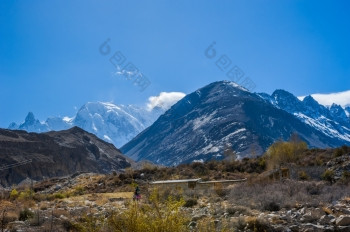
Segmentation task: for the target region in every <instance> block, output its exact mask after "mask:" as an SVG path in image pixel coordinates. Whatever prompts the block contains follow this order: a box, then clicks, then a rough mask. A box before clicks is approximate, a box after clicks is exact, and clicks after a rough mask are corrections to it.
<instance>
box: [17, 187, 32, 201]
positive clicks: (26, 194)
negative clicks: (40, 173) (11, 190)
mask: <svg viewBox="0 0 350 232" xmlns="http://www.w3.org/2000/svg"><path fill="white" fill-rule="evenodd" d="M33 196H34V191H33V190H31V189H26V190H24V191H22V192H20V193H19V195H18V199H19V200H29V199H32V198H33Z"/></svg>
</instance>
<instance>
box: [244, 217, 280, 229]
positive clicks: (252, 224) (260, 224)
mask: <svg viewBox="0 0 350 232" xmlns="http://www.w3.org/2000/svg"><path fill="white" fill-rule="evenodd" d="M245 221H246V223H247V226H246V228H245V229H249V230H252V231H254V232H267V231H274V230H273V228H272V227H271V226H270V225H269V223H268V222H266V221H263V220H262V219H259V218H256V217H248V218H246V220H245Z"/></svg>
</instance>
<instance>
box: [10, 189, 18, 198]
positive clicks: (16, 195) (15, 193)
mask: <svg viewBox="0 0 350 232" xmlns="http://www.w3.org/2000/svg"><path fill="white" fill-rule="evenodd" d="M17 197H18V191H17V190H16V189H12V191H11V193H10V199H12V200H14V199H16V198H17Z"/></svg>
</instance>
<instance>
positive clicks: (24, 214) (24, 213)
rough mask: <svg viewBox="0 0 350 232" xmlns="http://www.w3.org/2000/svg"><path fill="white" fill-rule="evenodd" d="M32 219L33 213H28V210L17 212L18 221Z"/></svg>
mask: <svg viewBox="0 0 350 232" xmlns="http://www.w3.org/2000/svg"><path fill="white" fill-rule="evenodd" d="M33 217H34V213H33V212H32V211H30V210H29V209H28V208H25V209H24V210H21V211H20V212H19V218H18V220H20V221H26V220H28V219H30V218H33Z"/></svg>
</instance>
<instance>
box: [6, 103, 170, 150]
mask: <svg viewBox="0 0 350 232" xmlns="http://www.w3.org/2000/svg"><path fill="white" fill-rule="evenodd" d="M164 111H165V109H162V108H160V107H155V108H153V109H151V110H149V109H146V108H142V107H138V106H133V105H115V104H112V103H105V102H88V103H86V104H85V105H83V106H82V107H81V108H80V109H79V111H78V112H77V114H76V115H75V116H74V117H72V118H68V117H64V118H61V117H51V118H48V119H47V120H46V121H45V122H40V121H39V120H37V119H35V117H34V114H33V113H32V112H30V113H28V115H27V117H26V119H25V121H24V122H23V123H21V124H19V125H17V124H16V123H11V124H10V126H9V129H19V130H26V131H28V132H47V131H52V130H54V131H58V130H65V129H68V128H71V127H74V126H78V127H80V128H82V129H84V130H86V131H88V132H90V133H93V134H95V135H97V136H98V137H99V138H101V139H103V140H105V141H107V142H110V143H113V144H114V145H115V146H116V147H120V146H122V145H123V144H125V143H126V142H128V141H130V140H131V139H132V138H133V137H135V136H136V135H137V134H138V133H140V132H141V131H142V130H144V129H145V128H147V127H148V126H150V125H151V124H152V123H153V122H154V121H155V120H156V119H157V118H158V117H159V115H161V114H162V113H163V112H164Z"/></svg>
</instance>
